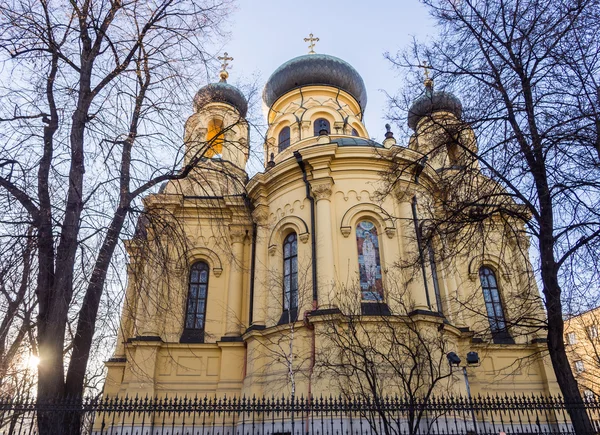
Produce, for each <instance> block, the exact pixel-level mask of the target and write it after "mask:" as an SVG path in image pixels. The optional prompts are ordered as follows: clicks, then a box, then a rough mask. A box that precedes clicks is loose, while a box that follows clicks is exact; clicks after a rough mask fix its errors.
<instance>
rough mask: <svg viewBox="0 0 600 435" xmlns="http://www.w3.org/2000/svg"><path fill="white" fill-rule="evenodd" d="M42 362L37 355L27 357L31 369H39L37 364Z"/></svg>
mask: <svg viewBox="0 0 600 435" xmlns="http://www.w3.org/2000/svg"><path fill="white" fill-rule="evenodd" d="M39 364H40V358H39V357H38V356H35V355H30V356H29V358H28V359H27V367H29V368H30V369H37V366H38V365H39Z"/></svg>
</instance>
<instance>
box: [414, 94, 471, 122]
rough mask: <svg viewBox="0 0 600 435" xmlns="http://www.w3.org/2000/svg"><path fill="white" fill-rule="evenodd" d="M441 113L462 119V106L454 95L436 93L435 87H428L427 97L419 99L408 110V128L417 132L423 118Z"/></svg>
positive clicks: (423, 96)
mask: <svg viewBox="0 0 600 435" xmlns="http://www.w3.org/2000/svg"><path fill="white" fill-rule="evenodd" d="M440 111H443V112H450V113H453V114H454V115H455V116H456V117H457V118H460V116H461V115H462V104H461V102H460V100H459V99H458V98H457V97H456V96H455V95H454V94H452V93H450V92H444V91H434V90H433V87H428V88H426V91H425V95H422V96H420V97H419V98H417V99H416V100H415V102H414V103H413V104H412V106H411V107H410V109H409V110H408V126H409V127H410V128H411V129H413V130H415V129H416V128H417V124H418V123H419V121H420V120H421V118H423V117H425V116H431V114H433V113H434V112H440Z"/></svg>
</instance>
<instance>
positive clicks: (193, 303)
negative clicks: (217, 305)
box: [181, 261, 209, 342]
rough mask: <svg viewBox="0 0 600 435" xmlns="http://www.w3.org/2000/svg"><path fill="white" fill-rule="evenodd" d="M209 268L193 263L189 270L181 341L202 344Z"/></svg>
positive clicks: (202, 263)
mask: <svg viewBox="0 0 600 435" xmlns="http://www.w3.org/2000/svg"><path fill="white" fill-rule="evenodd" d="M208 272H209V267H208V264H206V263H205V262H203V261H199V262H197V263H194V265H193V266H192V268H191V270H190V282H189V288H188V297H187V306H186V309H185V327H184V334H183V336H182V340H181V341H187V342H191V341H195V342H202V341H203V340H204V325H205V323H206V296H207V294H208Z"/></svg>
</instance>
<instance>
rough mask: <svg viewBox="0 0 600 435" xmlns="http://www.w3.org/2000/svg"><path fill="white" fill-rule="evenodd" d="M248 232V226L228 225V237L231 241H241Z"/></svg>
mask: <svg viewBox="0 0 600 435" xmlns="http://www.w3.org/2000/svg"><path fill="white" fill-rule="evenodd" d="M247 234H248V227H247V226H245V225H229V237H230V238H231V242H232V243H243V242H244V239H245V238H246V235H247Z"/></svg>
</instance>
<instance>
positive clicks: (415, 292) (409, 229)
mask: <svg viewBox="0 0 600 435" xmlns="http://www.w3.org/2000/svg"><path fill="white" fill-rule="evenodd" d="M399 209H400V219H401V221H402V235H403V237H402V242H403V243H404V249H403V252H404V253H405V255H406V256H407V258H403V259H402V260H403V261H405V262H406V263H407V268H406V270H404V271H403V272H404V276H405V277H406V278H407V280H408V281H407V286H406V290H407V293H408V296H409V298H410V302H412V305H413V306H409V307H408V308H409V311H413V310H425V311H431V309H430V308H429V306H428V304H427V295H426V294H425V283H424V282H423V271H422V268H421V260H420V258H419V250H418V245H417V235H416V233H415V224H414V219H413V213H412V204H411V203H410V202H409V201H408V200H405V201H402V202H401V203H400V207H399Z"/></svg>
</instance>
